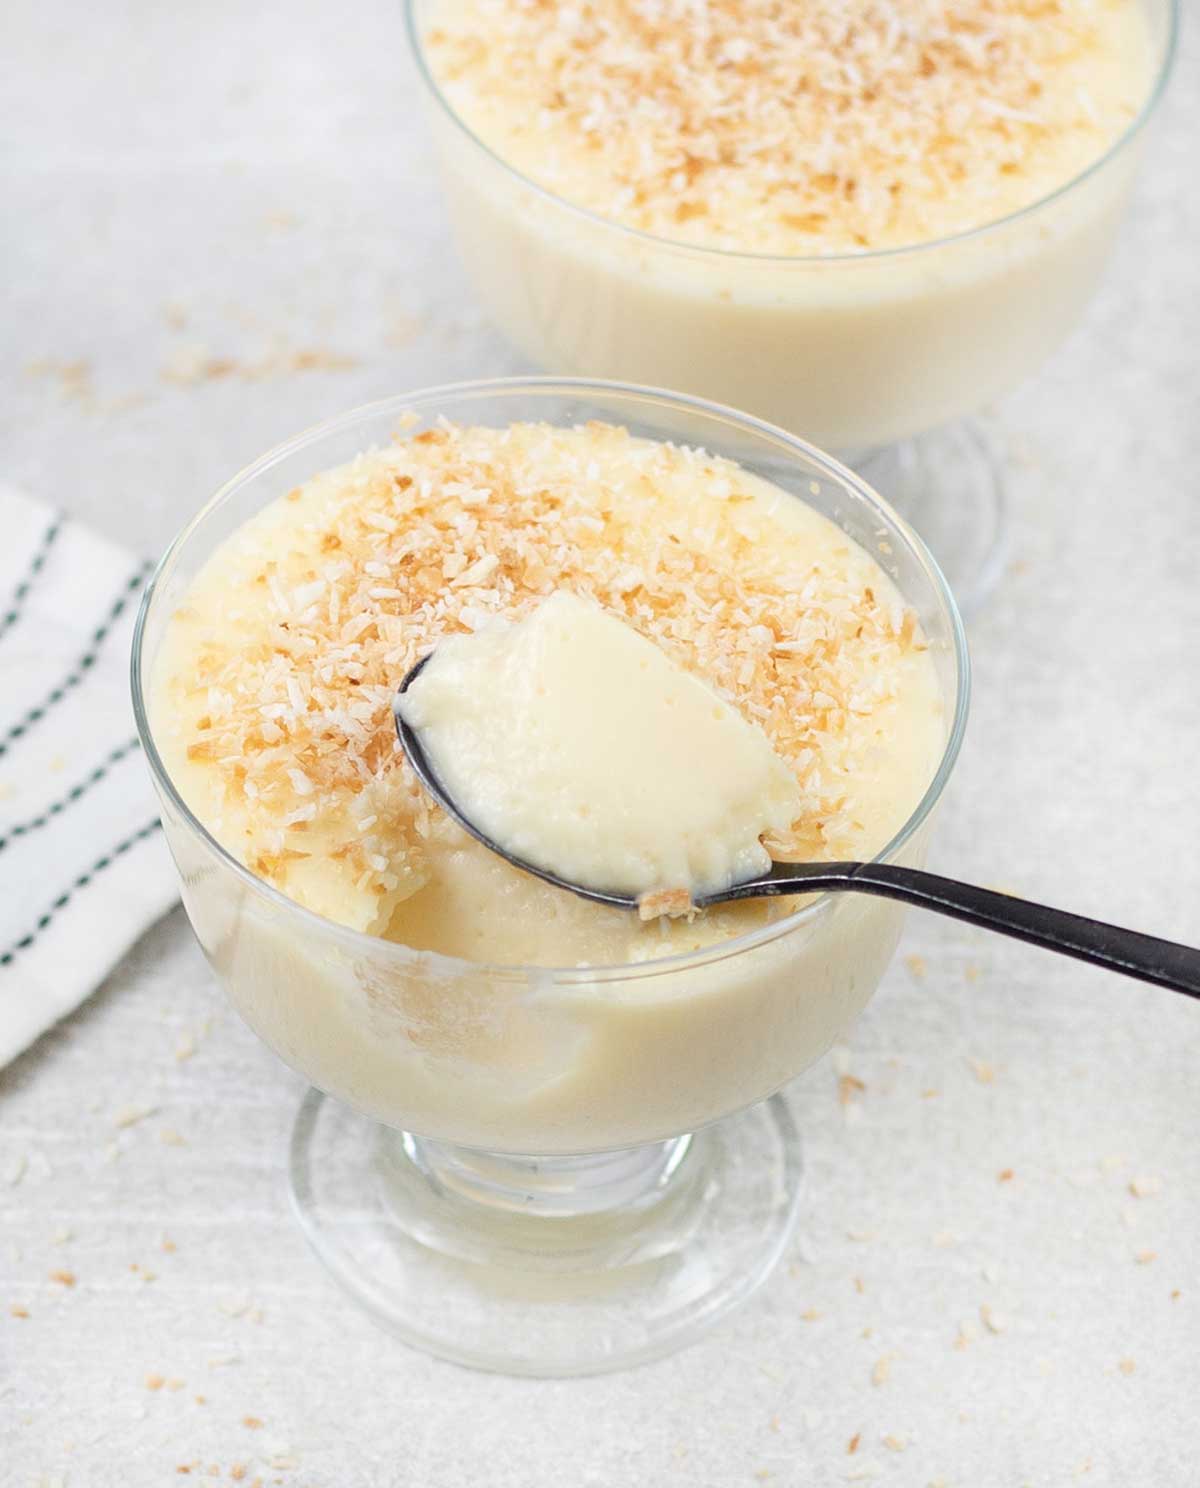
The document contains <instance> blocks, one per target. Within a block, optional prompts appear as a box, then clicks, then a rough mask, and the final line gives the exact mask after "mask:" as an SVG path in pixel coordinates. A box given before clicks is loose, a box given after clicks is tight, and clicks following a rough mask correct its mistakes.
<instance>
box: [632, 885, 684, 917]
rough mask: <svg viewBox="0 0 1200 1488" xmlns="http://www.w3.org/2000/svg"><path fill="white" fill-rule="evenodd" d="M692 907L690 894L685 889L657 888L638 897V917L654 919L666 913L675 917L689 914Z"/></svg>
mask: <svg viewBox="0 0 1200 1488" xmlns="http://www.w3.org/2000/svg"><path fill="white" fill-rule="evenodd" d="M694 908H695V906H694V905H693V904H692V896H691V895H690V894H689V893H688V891H687V890H686V889H659V890H657V891H656V892H654V893H650V894H643V895H642V896H641V897H640V898H639V899H638V918H639V919H642V920H656V919H658V918H659V916H660V915H666V916H667V917H668V918H670V919H675V918H677V917H678V916H680V915H686V914H691V913H692V911H693V909H694Z"/></svg>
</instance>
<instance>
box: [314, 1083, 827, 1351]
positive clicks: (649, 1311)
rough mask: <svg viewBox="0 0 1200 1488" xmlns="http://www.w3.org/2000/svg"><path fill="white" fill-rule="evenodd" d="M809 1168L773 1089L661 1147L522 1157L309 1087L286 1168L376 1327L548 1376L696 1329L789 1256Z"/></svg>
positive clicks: (324, 1244)
mask: <svg viewBox="0 0 1200 1488" xmlns="http://www.w3.org/2000/svg"><path fill="white" fill-rule="evenodd" d="M801 1173H802V1164H801V1155H800V1139H799V1135H798V1133H797V1131H796V1128H795V1125H794V1123H793V1121H792V1118H791V1114H790V1112H789V1110H788V1107H787V1105H786V1103H785V1102H784V1100H783V1099H782V1098H781V1097H780V1096H775V1097H773V1098H772V1099H771V1100H769V1101H766V1102H764V1103H763V1104H761V1105H758V1106H754V1107H752V1108H751V1109H750V1110H748V1111H745V1112H742V1113H741V1114H740V1115H737V1116H732V1117H729V1118H728V1119H727V1120H725V1121H721V1122H718V1123H716V1124H715V1125H713V1126H710V1127H707V1128H705V1129H704V1130H703V1131H700V1132H697V1133H695V1134H694V1135H692V1136H685V1137H678V1138H675V1139H674V1140H673V1141H670V1142H660V1143H653V1144H650V1145H648V1146H646V1147H638V1148H632V1149H630V1150H628V1151H624V1152H609V1153H601V1154H598V1155H593V1156H588V1157H578V1158H561V1157H558V1158H526V1157H509V1156H504V1155H499V1154H492V1153H483V1152H476V1151H473V1150H470V1149H466V1148H458V1147H451V1146H449V1145H447V1144H444V1143H438V1142H430V1141H427V1140H426V1139H424V1138H420V1137H414V1136H412V1135H411V1134H409V1133H407V1132H401V1131H396V1130H394V1129H392V1128H389V1127H385V1126H382V1125H380V1124H379V1123H378V1122H375V1121H373V1120H371V1119H370V1118H369V1117H367V1116H363V1115H360V1114H359V1113H357V1112H355V1111H353V1110H351V1109H349V1108H348V1107H346V1106H343V1105H341V1104H340V1103H339V1102H337V1101H334V1100H330V1099H328V1098H327V1097H325V1096H323V1095H321V1094H320V1093H319V1092H317V1091H315V1090H314V1091H310V1092H309V1094H308V1095H307V1096H306V1097H305V1099H304V1101H303V1103H302V1105H301V1107H300V1111H299V1114H298V1116H297V1119H296V1125H295V1128H294V1130H293V1133H292V1144H291V1163H290V1179H291V1193H292V1202H293V1206H294V1208H295V1211H296V1214H297V1216H298V1218H299V1220H300V1223H301V1226H302V1227H303V1229H304V1233H305V1236H306V1238H307V1239H308V1241H309V1244H310V1245H311V1246H312V1247H313V1249H314V1250H315V1251H316V1253H317V1255H318V1256H319V1257H320V1258H321V1260H322V1261H323V1262H324V1263H325V1265H326V1266H327V1267H328V1268H329V1270H330V1271H331V1272H332V1273H333V1275H334V1277H335V1278H336V1280H337V1281H338V1282H339V1283H340V1284H341V1286H342V1287H344V1288H345V1290H346V1291H348V1292H349V1293H350V1295H351V1296H352V1297H353V1298H354V1299H355V1300H356V1301H357V1302H359V1303H360V1304H361V1305H362V1306H363V1307H365V1308H366V1310H367V1311H368V1312H369V1313H370V1314H371V1316H372V1317H373V1318H374V1319H375V1321H376V1322H378V1323H380V1324H382V1325H383V1326H384V1327H386V1328H387V1329H389V1330H390V1331H391V1332H393V1333H395V1334H397V1335H398V1336H399V1337H400V1338H402V1339H403V1340H404V1341H405V1342H406V1343H409V1344H411V1345H412V1346H413V1347H415V1348H419V1349H423V1350H424V1351H425V1352H426V1353H430V1354H435V1355H437V1356H438V1357H440V1358H443V1359H450V1360H452V1361H454V1362H455V1363H457V1364H465V1365H468V1366H469V1367H472V1368H475V1369H486V1370H493V1371H495V1372H497V1373H502V1374H519V1375H532V1376H540V1377H543V1378H549V1377H562V1376H567V1375H581V1374H600V1373H603V1372H605V1371H608V1370H613V1369H621V1368H625V1367H627V1366H629V1365H633V1364H639V1363H644V1362H646V1361H648V1360H651V1359H656V1358H660V1357H662V1356H663V1355H664V1354H669V1353H672V1352H673V1351H674V1350H675V1349H678V1348H682V1347H684V1346H685V1345H687V1344H689V1343H692V1342H693V1341H695V1340H696V1339H697V1338H699V1337H700V1335H701V1334H702V1333H704V1332H705V1331H706V1330H707V1329H708V1328H710V1327H711V1326H712V1325H713V1324H714V1323H715V1322H717V1320H718V1319H719V1318H721V1317H723V1316H724V1315H725V1314H726V1313H727V1312H729V1311H730V1310H731V1309H732V1308H734V1307H736V1306H738V1305H739V1304H740V1303H741V1302H743V1301H744V1300H745V1299H746V1298H747V1297H749V1296H750V1294H751V1293H752V1292H753V1291H754V1290H755V1289H756V1288H757V1287H758V1286H759V1285H761V1283H762V1282H763V1281H764V1280H765V1278H766V1277H767V1275H768V1274H769V1272H770V1271H771V1269H772V1267H773V1266H774V1265H775V1263H776V1261H777V1260H778V1259H779V1257H780V1255H781V1254H782V1252H783V1250H784V1247H785V1246H786V1244H787V1241H788V1238H789V1236H790V1235H791V1234H792V1231H793V1229H794V1228H795V1224H796V1219H797V1215H798V1212H799V1202H800V1191H801Z"/></svg>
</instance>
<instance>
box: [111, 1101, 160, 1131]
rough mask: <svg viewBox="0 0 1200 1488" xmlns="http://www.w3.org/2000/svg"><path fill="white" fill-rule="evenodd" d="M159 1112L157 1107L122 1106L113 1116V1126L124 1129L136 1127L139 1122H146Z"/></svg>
mask: <svg viewBox="0 0 1200 1488" xmlns="http://www.w3.org/2000/svg"><path fill="white" fill-rule="evenodd" d="M157 1110H158V1107H157V1106H155V1105H136V1106H122V1107H121V1109H120V1110H119V1111H117V1112H116V1114H115V1115H114V1116H113V1125H114V1126H116V1127H120V1128H122V1129H124V1128H125V1127H128V1126H136V1125H137V1124H138V1122H139V1121H145V1119H146V1117H147V1116H153V1115H154V1114H155V1112H156V1111H157Z"/></svg>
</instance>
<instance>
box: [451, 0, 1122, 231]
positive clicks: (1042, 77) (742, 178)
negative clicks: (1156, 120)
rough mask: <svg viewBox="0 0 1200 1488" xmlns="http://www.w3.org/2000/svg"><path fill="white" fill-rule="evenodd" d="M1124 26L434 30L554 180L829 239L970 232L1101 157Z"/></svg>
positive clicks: (551, 21) (974, 17)
mask: <svg viewBox="0 0 1200 1488" xmlns="http://www.w3.org/2000/svg"><path fill="white" fill-rule="evenodd" d="M1127 23H1128V16H1127V15H1125V14H1123V13H1122V11H1121V10H1120V8H1119V7H1097V6H1094V5H1091V4H1089V3H1087V0H932V3H921V0H863V3H859V4H856V5H855V6H854V7H853V9H852V10H849V11H848V10H847V9H846V7H845V5H844V4H840V3H838V0H811V3H806V4H804V5H791V6H780V5H779V4H778V3H774V0H705V3H704V4H703V5H689V6H688V7H686V9H683V8H674V7H664V6H663V5H662V4H661V0H576V3H572V4H570V5H568V4H565V3H554V0H536V3H535V0H463V3H461V4H456V5H455V6H453V7H449V6H445V7H438V15H437V24H436V26H435V27H434V28H433V29H431V30H430V31H429V33H428V34H427V37H426V42H427V46H428V48H429V53H430V57H431V61H432V64H433V67H434V70H435V72H436V73H437V74H438V75H439V77H440V79H441V82H442V85H443V87H444V88H445V90H446V93H447V95H448V97H449V99H450V101H451V103H452V105H453V106H454V107H456V108H457V109H458V111H459V112H460V113H461V114H462V115H463V117H464V119H465V120H466V122H467V123H468V124H469V125H470V126H471V127H472V128H474V129H475V131H476V132H477V133H479V134H480V135H481V136H482V137H483V138H484V139H485V140H486V141H487V143H488V144H489V145H491V146H492V147H493V148H494V149H496V150H497V152H498V153H499V154H501V155H502V156H504V157H506V158H508V159H509V160H511V161H512V162H513V163H514V164H515V165H516V166H517V167H518V169H521V170H523V171H525V172H527V173H529V174H530V175H532V176H534V177H535V178H536V179H537V180H538V181H539V182H540V183H541V184H542V185H544V186H546V187H548V188H549V189H550V190H551V191H554V192H557V193H558V194H560V195H562V196H565V197H567V198H568V199H570V200H572V201H574V202H576V203H578V204H579V205H581V206H584V207H587V208H589V209H591V210H593V211H595V212H598V213H600V214H601V215H605V216H609V217H614V218H616V219H618V220H620V221H623V222H625V223H627V224H629V225H630V226H633V227H635V228H638V229H641V230H642V231H646V232H651V233H655V234H657V235H659V236H663V237H667V238H675V239H681V240H685V241H689V242H695V243H701V244H706V245H709V246H714V247H723V248H741V249H749V250H753V251H758V252H777V253H820V252H822V251H825V252H829V251H847V250H848V251H856V250H858V251H861V250H863V249H867V248H870V247H877V246H883V245H895V244H897V243H900V242H917V241H921V240H923V239H928V238H933V237H940V236H943V235H944V234H945V233H947V232H952V231H961V230H963V229H964V228H967V227H971V226H974V225H977V224H978V223H980V222H986V221H988V220H990V219H991V218H993V217H995V216H997V215H1001V214H1003V212H1004V211H1006V210H1014V209H1015V208H1016V207H1018V206H1021V205H1025V204H1027V203H1028V202H1030V201H1032V200H1035V199H1036V198H1037V197H1039V196H1041V195H1044V194H1045V192H1046V191H1047V190H1048V189H1049V188H1050V187H1052V186H1054V185H1057V184H1059V183H1060V182H1061V181H1064V180H1066V179H1068V178H1069V177H1070V176H1072V175H1074V174H1075V173H1076V172H1077V171H1078V170H1080V169H1082V168H1083V167H1084V166H1086V165H1087V164H1089V163H1090V162H1091V161H1092V160H1094V159H1097V158H1098V157H1099V156H1100V155H1101V154H1102V153H1103V151H1104V150H1105V149H1106V148H1107V146H1108V144H1109V142H1110V141H1111V140H1112V139H1113V138H1114V137H1115V135H1116V134H1117V133H1118V132H1119V131H1120V130H1121V129H1122V128H1123V127H1124V126H1125V125H1126V124H1127V123H1128V122H1129V120H1130V119H1132V117H1133V116H1134V114H1135V113H1136V110H1137V108H1138V106H1139V105H1140V102H1141V99H1142V96H1143V95H1144V93H1145V91H1146V88H1147V85H1148V76H1147V75H1148V71H1149V69H1148V65H1147V63H1146V61H1145V60H1143V58H1140V57H1137V56H1136V55H1135V56H1129V53H1130V52H1131V51H1135V50H1136V48H1137V46H1138V45H1144V43H1141V42H1140V38H1139V37H1138V36H1137V34H1136V33H1135V32H1131V31H1129V30H1128V29H1126V27H1127ZM1122 53H1124V54H1125V56H1124V58H1123V59H1122ZM1114 59H1122V60H1124V61H1125V64H1126V65H1125V67H1124V69H1123V70H1121V71H1120V72H1119V73H1118V74H1117V76H1115V77H1107V78H1106V76H1105V74H1106V70H1107V72H1108V74H1110V75H1111V73H1112V70H1113V69H1112V64H1113V62H1114ZM1093 79H1098V80H1100V81H1102V82H1107V86H1105V87H1103V89H1102V90H1101V89H1096V88H1093V87H1090V86H1089V84H1091V83H1092V81H1093ZM530 120H532V121H533V122H534V124H535V127H534V128H532V129H531V128H530V127H529V121H530Z"/></svg>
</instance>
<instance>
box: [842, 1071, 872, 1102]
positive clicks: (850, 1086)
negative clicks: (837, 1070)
mask: <svg viewBox="0 0 1200 1488" xmlns="http://www.w3.org/2000/svg"><path fill="white" fill-rule="evenodd" d="M866 1089H867V1087H866V1085H864V1084H863V1082H862V1081H861V1080H860V1079H858V1077H857V1076H856V1075H839V1076H838V1085H837V1091H838V1101H839V1103H840V1104H841V1105H843V1106H848V1105H849V1104H850V1103H851V1102H852V1101H853V1100H854V1098H855V1097H856V1096H859V1095H863V1094H865V1092H866Z"/></svg>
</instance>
